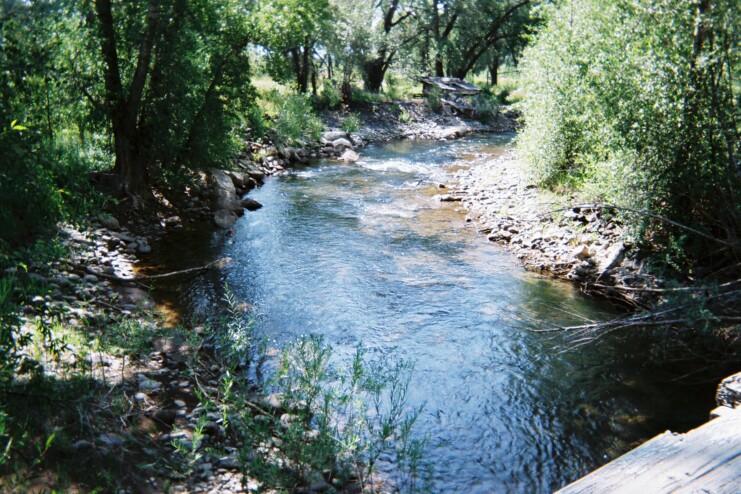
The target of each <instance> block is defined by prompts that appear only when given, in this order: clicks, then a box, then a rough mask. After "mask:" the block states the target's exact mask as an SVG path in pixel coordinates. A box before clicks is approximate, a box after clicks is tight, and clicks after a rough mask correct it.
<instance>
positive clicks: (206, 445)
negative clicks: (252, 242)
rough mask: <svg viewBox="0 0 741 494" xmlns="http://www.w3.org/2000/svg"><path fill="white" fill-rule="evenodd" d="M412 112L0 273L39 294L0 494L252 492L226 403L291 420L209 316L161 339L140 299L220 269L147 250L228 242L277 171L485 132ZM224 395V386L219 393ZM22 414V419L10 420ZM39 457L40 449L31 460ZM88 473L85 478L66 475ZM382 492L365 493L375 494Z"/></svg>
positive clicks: (75, 234)
mask: <svg viewBox="0 0 741 494" xmlns="http://www.w3.org/2000/svg"><path fill="white" fill-rule="evenodd" d="M423 106H424V105H423V104H421V103H420V104H410V105H407V106H406V110H405V111H406V112H408V113H407V114H414V113H415V111H416V112H417V117H414V118H413V119H412V120H410V121H407V122H400V121H398V118H397V117H398V114H396V113H394V112H395V111H396V110H395V109H392V108H389V109H388V111H386V110H384V109H381V110H379V111H377V112H374V113H373V115H374V116H372V117H369V120H370V122H371V123H369V125H368V126H367V127H365V128H364V130H363V131H360V132H358V133H357V134H347V133H344V132H342V131H339V130H337V129H336V128H330V129H329V130H328V131H326V132H325V133H324V135H323V137H322V140H321V141H319V142H316V143H310V144H308V145H307V146H306V147H305V148H302V149H299V150H297V149H289V150H287V149H278V148H276V147H272V146H270V145H269V144H268V145H266V144H262V143H250V144H249V145H248V146H247V150H246V152H245V154H244V155H243V156H241V157H240V158H238V159H237V160H236V161H235V168H236V169H234V170H217V169H212V170H210V171H209V172H208V173H198V174H197V176H195V177H194V178H195V180H193V181H192V182H191V183H190V184H189V185H188V187H186V188H185V190H184V191H177V190H167V191H164V190H163V191H157V192H155V193H154V201H150V203H148V209H146V210H142V209H138V210H128V211H126V212H125V214H121V213H120V211H122V210H123V208H121V209H119V213H117V214H115V215H114V216H111V215H109V214H101V215H98V216H96V217H93V218H90V219H89V222H86V223H85V224H84V225H81V226H75V225H69V224H66V225H61V226H60V232H59V239H60V250H59V251H58V252H54V253H49V256H50V257H49V258H50V261H49V262H46V261H43V262H36V263H29V264H28V265H25V266H23V267H22V268H20V267H19V268H10V269H8V270H6V271H5V272H4V277H6V278H7V279H10V278H11V277H12V278H13V279H14V280H15V283H16V286H18V287H30V290H32V291H33V292H34V293H38V295H35V296H33V297H32V298H29V300H24V297H22V296H21V297H20V299H21V300H24V304H23V305H22V306H21V307H20V308H19V312H18V313H17V314H18V321H17V324H18V328H19V335H20V336H21V337H22V338H28V339H30V340H34V342H33V343H32V344H28V345H27V346H25V347H23V348H22V351H23V352H29V357H30V361H33V362H34V364H33V365H38V366H39V368H40V369H43V371H41V373H39V374H31V375H29V376H28V380H26V379H25V378H19V379H17V380H16V382H15V383H14V384H13V385H11V388H10V389H9V393H11V395H12V396H13V400H12V402H11V403H9V404H7V405H6V406H4V407H3V412H4V413H6V414H7V415H3V417H5V418H6V419H7V421H5V422H4V424H5V425H6V426H7V428H6V429H5V431H6V432H3V433H0V436H2V439H4V440H5V441H7V446H8V448H11V447H12V448H14V449H13V450H12V451H13V456H12V458H15V457H16V455H18V456H17V458H24V459H23V460H15V461H14V463H13V467H12V468H11V469H10V470H7V469H6V472H8V473H7V474H6V475H4V476H3V477H2V479H0V486H2V488H3V489H6V490H8V489H9V490H24V491H29V492H34V491H43V490H49V489H54V488H63V489H72V490H80V491H86V490H90V489H96V488H102V489H104V490H111V491H116V492H162V491H165V490H168V491H169V492H245V491H247V490H255V489H259V486H260V485H261V484H262V483H263V482H264V481H265V479H262V480H260V479H258V478H255V477H253V476H251V474H250V471H251V470H250V468H251V467H250V465H251V463H252V462H253V459H250V458H244V457H243V456H242V453H243V452H244V451H245V447H244V446H245V444H244V441H245V438H244V437H242V436H243V433H244V429H240V427H237V426H235V425H234V424H236V423H238V422H239V420H242V419H243V418H244V417H243V413H244V412H243V411H242V410H239V408H240V407H237V406H236V404H235V403H234V402H231V401H230V400H229V399H228V396H229V395H230V393H231V392H234V393H238V394H239V395H240V396H242V399H240V401H239V403H241V405H240V406H241V407H243V406H245V403H247V404H250V403H251V404H252V406H254V407H256V408H255V410H254V411H253V413H252V414H251V416H252V417H258V416H263V417H264V418H265V419H266V420H267V421H268V422H269V423H271V424H272V423H273V422H275V424H277V425H276V427H282V426H285V425H286V421H285V420H284V415H286V414H287V413H288V412H290V410H287V409H286V407H285V405H284V404H281V402H280V400H276V398H275V397H268V398H263V397H261V396H259V395H257V394H255V393H256V392H257V391H258V389H257V388H250V386H251V385H250V383H249V382H248V381H247V380H244V379H243V378H242V377H239V376H241V375H242V374H243V373H244V369H242V368H240V366H241V365H243V364H241V363H237V364H235V363H234V362H230V361H229V355H228V350H227V346H228V345H226V343H225V342H223V341H222V339H223V338H224V337H225V336H224V335H225V334H228V331H230V329H229V328H228V327H227V326H225V325H224V323H220V322H218V320H219V317H218V315H215V317H214V319H213V321H211V323H210V324H203V325H198V326H195V327H180V326H175V327H170V326H168V324H166V322H165V320H164V319H162V318H161V317H160V315H159V314H157V312H156V310H155V303H154V300H153V297H152V296H153V295H154V296H155V298H156V290H158V288H157V284H156V282H157V281H158V280H159V279H162V278H170V279H177V278H178V277H187V276H194V275H199V274H202V273H204V272H206V271H208V270H218V269H221V267H223V265H224V263H213V264H212V263H208V264H207V265H204V266H193V267H192V268H193V269H189V270H186V271H182V272H174V273H173V272H167V273H163V272H162V267H155V266H150V261H149V259H150V257H151V256H153V255H154V254H155V252H153V250H156V249H157V247H156V245H157V239H158V237H160V236H166V235H168V234H169V233H170V232H172V231H174V230H178V229H181V228H184V227H185V225H187V224H189V223H195V222H205V224H208V223H209V222H210V223H212V225H213V227H216V228H221V229H223V230H225V234H226V235H229V234H230V228H231V226H232V225H233V224H234V222H235V221H236V219H237V218H238V216H239V215H241V214H244V212H245V210H248V211H249V210H253V209H256V208H259V207H260V205H259V204H257V203H255V202H254V201H251V200H250V199H249V198H244V195H245V194H246V193H247V192H249V191H250V190H252V189H253V188H255V187H258V186H259V185H260V184H261V183H262V181H263V180H264V178H265V176H267V175H271V174H276V173H282V172H283V171H284V170H285V167H287V166H293V165H299V166H300V164H301V163H303V162H305V161H308V160H311V159H314V158H319V157H334V158H340V159H342V156H343V155H344V156H345V157H346V158H347V156H348V155H349V156H350V157H352V155H351V154H349V153H354V152H356V151H355V150H356V149H360V148H362V147H363V146H365V145H366V144H368V143H371V142H379V141H386V140H392V139H398V138H410V139H411V138H414V139H453V138H457V137H461V136H463V135H466V134H469V133H472V132H481V131H485V130H492V129H493V127H491V126H487V125H484V124H481V123H480V122H477V121H468V120H463V119H459V118H457V117H453V116H435V117H430V118H429V119H428V118H427V117H425V116H424V111H423V109H422V108H423ZM415 109H416V110H415ZM327 118H328V119H329V120H331V119H332V118H333V117H332V116H328V117H327ZM503 122H504V123H503V124H502V125H504V126H506V125H510V124H511V122H512V120H511V119H506V118H505V120H504V121H503ZM338 141H339V142H338ZM343 141H346V142H343ZM347 142H349V145H347ZM149 206H151V207H149ZM116 216H117V217H116ZM224 262H227V261H226V260H224ZM165 269H167V268H166V267H165ZM26 289H27V288H23V290H26ZM152 290H154V292H153V291H152ZM243 316H244V315H243V314H242V315H241V316H240V317H243ZM43 335H46V336H43ZM32 355H33V356H32ZM235 365H236V366H235ZM34 375H36V376H37V377H33V376H34ZM226 383H232V384H231V385H230V386H231V387H230V390H231V391H229V390H227V389H225V388H224V386H225V384H226ZM238 388H240V389H239V391H237V389H238ZM244 400H246V401H244ZM26 409H29V410H34V413H33V414H31V415H28V416H27V417H26V419H25V420H21V417H23V412H22V411H23V410H26ZM240 417H241V418H240ZM250 420H251V419H250ZM280 424H282V426H281V425H280ZM271 427H272V426H271ZM263 429H265V428H263ZM266 430H267V431H268V432H269V433H270V428H268V429H266ZM282 435H283V433H282V432H278V431H273V432H272V437H274V438H275V440H274V444H272V445H270V447H269V449H270V451H272V452H267V453H266V455H267V456H271V455H272V456H276V457H277V456H279V455H280V454H281V453H280V448H281V446H280V442H281V440H280V439H278V438H279V437H281V436H282ZM21 436H24V437H33V438H34V439H33V440H28V441H27V442H24V443H22V444H21V441H20V440H16V437H21ZM268 439H269V438H268ZM14 441H15V442H14ZM271 441H272V440H271ZM39 442H41V443H44V442H46V447H45V448H44V447H40V448H38V447H37V446H39V444H38V443H39ZM3 444H6V442H3ZM9 458H11V457H9ZM91 464H92V465H95V466H96V468H95V469H86V468H80V467H82V466H83V465H91ZM6 466H7V465H6ZM306 474H307V475H308V476H307V477H303V478H301V479H300V481H299V483H298V484H297V486H300V487H301V488H302V489H304V490H306V492H322V491H324V490H327V489H336V490H340V491H349V492H353V491H354V490H357V485H358V479H357V478H354V479H353V478H350V479H342V478H340V477H335V476H334V475H333V474H331V475H325V474H323V473H322V474H321V475H318V476H317V475H316V472H311V471H310V472H306ZM366 482H367V479H366ZM384 489H385V488H384V487H383V486H381V485H376V486H375V487H374V490H375V492H383V491H384Z"/></svg>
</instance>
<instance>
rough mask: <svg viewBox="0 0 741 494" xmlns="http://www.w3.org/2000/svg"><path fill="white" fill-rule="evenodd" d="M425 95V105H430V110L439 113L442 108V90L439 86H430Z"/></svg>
mask: <svg viewBox="0 0 741 494" xmlns="http://www.w3.org/2000/svg"><path fill="white" fill-rule="evenodd" d="M425 97H426V98H427V106H429V107H430V110H432V111H433V112H435V113H439V112H440V110H442V109H443V102H442V99H443V92H442V90H441V89H440V88H439V87H432V88H430V90H429V91H427V94H426V95H425Z"/></svg>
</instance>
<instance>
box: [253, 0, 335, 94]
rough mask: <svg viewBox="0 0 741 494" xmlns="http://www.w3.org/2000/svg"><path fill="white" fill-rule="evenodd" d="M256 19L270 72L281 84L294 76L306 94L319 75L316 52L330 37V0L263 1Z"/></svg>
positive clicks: (260, 42)
mask: <svg viewBox="0 0 741 494" xmlns="http://www.w3.org/2000/svg"><path fill="white" fill-rule="evenodd" d="M257 17H258V28H259V44H261V45H263V46H264V47H265V48H266V49H267V50H268V51H269V55H270V56H269V58H268V63H269V65H268V71H269V72H270V73H271V75H273V76H274V77H275V78H277V79H279V80H285V79H286V78H287V77H286V74H291V75H292V77H293V78H294V80H295V83H296V86H297V88H298V90H299V91H300V92H302V93H306V92H307V91H308V90H309V84H310V83H311V80H312V78H313V77H315V74H316V72H315V68H314V65H315V62H314V57H315V54H316V51H317V49H318V48H319V47H320V46H321V45H322V44H323V43H324V42H325V40H326V39H327V37H328V36H329V31H330V27H331V22H332V13H331V11H330V8H329V0H269V1H268V0H264V1H263V2H261V3H260V6H259V8H258V12H257Z"/></svg>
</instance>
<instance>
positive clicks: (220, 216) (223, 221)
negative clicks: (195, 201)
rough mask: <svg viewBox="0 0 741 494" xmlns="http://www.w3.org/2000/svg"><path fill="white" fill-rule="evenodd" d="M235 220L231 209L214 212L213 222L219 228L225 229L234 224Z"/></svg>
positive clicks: (235, 217) (235, 216)
mask: <svg viewBox="0 0 741 494" xmlns="http://www.w3.org/2000/svg"><path fill="white" fill-rule="evenodd" d="M236 222H237V215H236V214H235V213H234V212H233V211H231V210H228V209H220V210H218V211H216V212H215V213H214V223H215V224H216V226H218V227H219V228H223V229H225V230H227V229H229V228H231V227H232V226H234V224H235V223H236Z"/></svg>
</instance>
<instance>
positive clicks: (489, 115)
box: [474, 92, 499, 122]
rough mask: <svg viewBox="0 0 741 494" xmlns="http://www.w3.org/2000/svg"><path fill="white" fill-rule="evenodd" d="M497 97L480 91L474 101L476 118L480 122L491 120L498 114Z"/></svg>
mask: <svg viewBox="0 0 741 494" xmlns="http://www.w3.org/2000/svg"><path fill="white" fill-rule="evenodd" d="M497 99H498V98H497V97H496V96H494V95H491V94H488V93H486V92H482V93H481V94H479V96H478V97H477V98H476V100H475V102H474V108H475V109H476V118H478V119H479V120H481V121H482V122H493V121H494V120H496V118H497V116H498V115H499V102H498V101H497Z"/></svg>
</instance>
